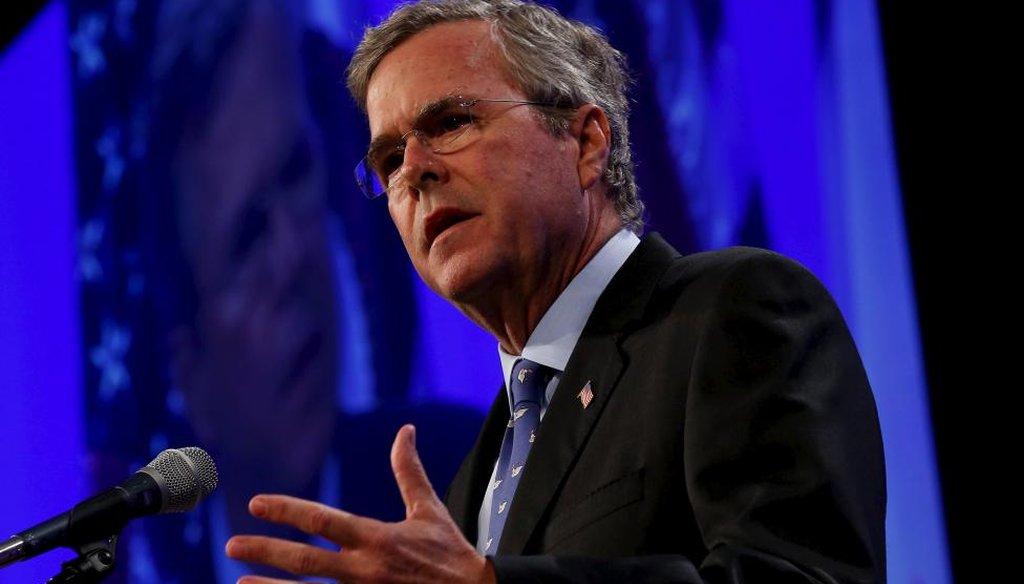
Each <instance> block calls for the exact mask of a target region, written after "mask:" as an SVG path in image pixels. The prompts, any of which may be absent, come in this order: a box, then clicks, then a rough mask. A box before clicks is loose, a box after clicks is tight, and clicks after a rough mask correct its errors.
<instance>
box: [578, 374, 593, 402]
mask: <svg viewBox="0 0 1024 584" xmlns="http://www.w3.org/2000/svg"><path fill="white" fill-rule="evenodd" d="M576 397H578V398H580V403H581V404H583V409H587V406H589V405H590V402H591V401H593V400H594V391H593V390H592V389H590V381H589V380H588V381H587V384H586V385H584V386H583V389H581V390H580V393H579V395H577V396H576Z"/></svg>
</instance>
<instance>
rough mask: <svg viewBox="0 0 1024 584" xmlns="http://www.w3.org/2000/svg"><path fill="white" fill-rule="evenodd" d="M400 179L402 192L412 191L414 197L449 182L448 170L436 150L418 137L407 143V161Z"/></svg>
mask: <svg viewBox="0 0 1024 584" xmlns="http://www.w3.org/2000/svg"><path fill="white" fill-rule="evenodd" d="M400 173H401V174H400V176H399V179H400V180H401V185H400V186H401V188H402V190H405V189H411V190H412V191H414V192H413V195H414V196H418V195H419V193H421V192H423V191H426V190H428V189H430V188H431V187H433V186H435V185H437V184H440V183H443V182H445V181H447V180H448V170H447V168H446V167H445V165H444V164H443V163H442V161H441V159H440V157H439V156H438V154H437V153H435V152H434V149H433V148H432V147H431V146H430V145H429V144H425V143H424V142H423V141H422V140H421V139H420V137H419V136H418V135H414V136H409V139H408V140H407V141H406V143H405V159H404V160H403V162H402V168H401V170H400Z"/></svg>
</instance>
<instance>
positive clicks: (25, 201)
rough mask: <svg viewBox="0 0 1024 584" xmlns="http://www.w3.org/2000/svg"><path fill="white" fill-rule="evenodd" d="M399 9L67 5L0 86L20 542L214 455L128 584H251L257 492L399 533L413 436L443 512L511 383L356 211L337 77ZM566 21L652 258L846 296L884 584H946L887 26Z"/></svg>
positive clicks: (137, 534) (103, 0)
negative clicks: (630, 153) (868, 431)
mask: <svg viewBox="0 0 1024 584" xmlns="http://www.w3.org/2000/svg"><path fill="white" fill-rule="evenodd" d="M392 5H393V2H390V1H387V2H385V1H376V2H367V1H360V2H350V1H348V0H305V1H304V2H292V1H286V0H164V1H152V2H137V1H135V0H69V1H66V2H57V1H55V2H52V3H50V4H49V5H48V6H47V7H46V8H45V9H44V10H43V12H42V13H41V14H40V15H39V17H38V18H37V19H36V20H35V21H34V22H33V23H32V25H31V26H30V27H29V28H28V29H26V30H25V31H24V32H23V33H22V35H21V36H20V37H19V38H18V39H17V40H16V41H15V42H14V43H13V44H12V45H11V46H9V47H8V48H7V49H6V51H5V52H4V53H3V54H2V55H0V388H2V391H3V400H2V405H0V441H3V442H4V443H6V444H8V445H12V446H13V447H12V448H10V450H11V451H12V452H14V455H13V456H9V457H7V459H8V460H7V465H6V468H7V472H6V473H5V474H6V476H7V479H6V480H4V481H2V483H0V532H4V533H14V532H16V531H19V530H21V529H23V528H25V527H27V526H29V525H31V524H33V523H35V522H37V521H39V520H42V519H45V518H46V517H48V516H49V515H52V514H54V513H56V512H59V511H62V510H63V509H65V508H67V507H68V506H70V505H71V504H73V503H74V502H75V501H76V500H78V499H80V498H82V497H84V496H86V495H88V494H89V493H91V492H93V491H96V490H99V489H102V488H106V487H108V486H111V485H112V484H114V483H117V482H119V481H120V480H122V479H123V478H125V477H126V476H128V475H129V474H131V473H132V472H134V471H135V470H136V469H137V468H138V467H140V466H142V465H143V464H145V463H146V462H148V461H149V460H150V459H152V458H153V457H154V456H156V454H158V453H159V452H160V451H162V450H163V449H165V448H168V447H174V446H186V445H198V446H201V447H203V448H205V449H207V450H209V451H210V452H211V454H213V456H214V458H215V459H216V460H217V462H218V466H219V469H220V472H221V487H220V488H219V489H218V491H217V493H215V495H214V496H213V497H211V498H210V499H209V500H208V501H206V502H204V503H203V504H202V505H201V506H200V507H199V508H198V509H197V510H195V511H194V512H192V513H188V514H184V515H177V516H166V517H156V518H150V519H146V520H144V521H138V522H136V523H134V524H133V525H131V526H129V528H128V529H126V530H125V532H124V534H123V537H122V540H121V542H120V544H119V548H118V551H119V562H118V563H119V569H118V573H117V574H116V576H115V578H114V579H113V581H115V582H131V583H133V584H150V583H153V584H156V583H160V584H171V583H182V584H184V583H209V582H217V583H222V584H227V583H230V582H234V581H235V579H236V578H237V577H238V576H239V575H240V574H242V573H244V571H245V570H246V567H244V566H240V565H237V564H235V563H233V562H229V561H227V560H226V559H225V558H224V556H223V553H222V551H221V550H222V549H223V544H224V542H225V540H226V539H227V537H228V536H229V534H231V533H234V532H251V531H254V530H265V529H267V528H266V527H264V526H259V525H255V524H253V523H252V522H251V521H250V520H249V519H248V518H247V517H246V516H245V513H244V508H245V501H246V500H247V499H248V498H249V497H250V496H251V495H252V494H254V493H256V492H266V491H277V492H288V493H293V494H296V495H301V496H306V497H313V498H318V499H320V500H322V501H324V502H327V503H329V504H332V505H339V506H343V507H345V508H347V509H349V510H352V511H355V512H359V513H364V514H371V515H375V516H379V517H382V518H387V519H398V518H399V517H401V515H402V508H401V502H400V499H399V496H398V492H397V489H396V488H395V487H394V485H393V481H392V478H391V476H390V472H389V466H388V454H387V453H388V450H389V448H390V444H391V439H392V437H393V435H394V432H395V431H396V430H397V428H398V427H399V426H400V424H401V423H403V422H414V423H416V424H417V426H418V427H419V429H420V432H419V436H420V439H419V442H420V446H421V449H422V451H423V454H424V457H425V464H426V466H427V469H428V472H429V473H430V474H431V476H432V478H433V480H434V485H435V487H437V488H438V489H439V490H443V489H444V487H445V486H446V484H447V482H448V481H449V480H450V478H451V476H452V475H453V474H454V472H455V469H456V466H457V464H458V463H459V461H460V459H461V456H462V454H463V453H464V452H465V451H466V450H467V449H468V448H469V446H470V444H471V442H472V440H473V439H474V438H475V432H476V429H477V428H478V425H479V423H480V420H481V419H482V413H483V411H484V409H485V408H486V407H487V406H488V405H489V404H490V403H491V401H492V399H493V397H494V395H495V392H496V391H497V390H498V389H499V386H500V373H499V371H500V365H499V361H498V358H497V351H496V342H495V341H494V340H493V339H492V338H489V337H488V336H487V335H486V334H484V333H483V332H482V331H480V330H478V329H476V328H475V327H474V326H473V325H470V324H469V323H468V321H466V320H465V319H464V318H463V317H462V316H461V315H459V314H458V313H457V312H456V311H455V310H454V309H453V308H451V307H450V306H448V305H447V304H446V303H444V302H443V301H441V300H439V299H438V298H436V297H435V296H434V295H433V294H432V293H431V292H429V291H428V290H426V289H425V287H424V286H423V285H422V284H421V283H420V282H419V280H418V278H417V277H416V276H415V274H414V273H413V271H412V269H411V267H410V265H409V263H408V260H407V259H406V257H405V253H404V250H403V248H402V245H401V242H400V241H399V239H398V237H397V234H396V233H395V230H394V228H393V227H392V226H391V224H390V220H389V218H388V216H387V210H386V208H385V204H384V202H383V201H367V200H365V199H363V198H361V196H360V195H359V193H358V191H357V189H356V187H355V185H354V183H353V181H352V168H353V166H354V165H355V163H356V162H357V161H358V159H359V158H360V157H361V156H362V154H363V152H364V150H365V147H366V143H367V131H366V126H365V121H364V119H363V118H362V116H361V114H360V113H359V112H358V111H357V109H356V108H355V106H354V104H353V103H352V101H351V99H350V98H349V96H348V95H347V93H346V91H345V87H344V69H345V66H346V64H347V62H348V59H349V56H350V55H351V53H352V51H353V49H354V47H355V44H356V43H357V42H358V39H359V37H360V35H361V32H362V28H363V27H364V26H365V25H366V24H368V23H375V22H377V21H379V19H380V18H381V17H382V16H383V15H384V14H386V13H387V12H388V11H389V10H390V8H391V7H392ZM552 5H554V6H556V7H557V8H558V9H559V10H561V11H562V12H563V13H566V14H569V15H571V16H573V17H575V18H578V19H581V20H584V21H587V22H590V23H593V24H596V25H598V26H599V27H601V28H602V29H603V30H605V31H606V32H607V34H608V36H609V38H610V39H611V41H612V43H613V44H614V45H616V46H617V47H619V48H621V49H622V50H623V51H624V52H625V53H626V54H627V56H628V59H629V62H630V65H631V68H632V70H633V72H634V75H635V78H636V86H635V90H634V92H633V97H634V100H635V103H634V108H633V113H632V120H631V121H632V130H633V134H632V141H633V145H634V148H635V153H636V160H637V174H638V180H639V184H640V188H641V194H642V196H643V198H644V200H645V202H646V204H647V207H648V210H649V216H648V223H649V227H648V229H649V230H650V231H658V232H660V233H662V234H663V235H664V236H665V237H666V238H667V239H668V240H669V241H670V242H672V243H673V244H675V246H676V247H677V248H679V249H680V250H682V251H696V250H702V249H712V248H720V247H724V246H728V245H735V244H745V245H756V246H762V247H767V248H771V249H775V250H778V251H780V252H782V253H784V254H787V255H790V256H792V257H795V258H796V259H798V260H800V261H802V262H803V263H804V264H806V265H807V266H808V267H809V268H810V269H811V270H812V271H814V272H815V273H816V274H818V276H819V277H821V279H822V280H823V281H824V282H825V283H826V285H827V286H828V287H829V289H830V290H831V291H832V293H833V294H834V295H835V297H836V298H837V300H838V302H839V304H840V306H841V308H842V309H843V311H844V313H845V315H846V317H847V319H848V321H849V323H850V326H851V328H852V330H853V333H854V336H855V338H856V340H857V343H858V345H859V347H860V349H861V352H862V355H863V357H864V360H865V364H866V367H867V370H868V374H869V376H870V378H871V381H872V385H873V387H874V390H875V394H876V397H877V400H878V405H879V411H880V414H881V418H882V426H883V434H884V440H885V446H886V463H887V467H888V473H889V493H890V494H889V520H888V536H889V575H890V582H893V583H896V584H921V583H927V584H945V583H947V582H949V581H950V576H949V567H948V561H947V554H946V550H945V535H944V532H943V523H942V517H941V504H940V496H939V489H938V485H937V475H936V470H935V461H934V458H935V456H934V452H933V447H932V441H931V429H930V427H929V424H928V416H927V404H926V400H925V396H926V392H925V386H924V380H923V373H922V364H921V355H920V350H919V342H918V338H917V325H916V322H915V309H914V292H913V290H912V287H911V278H910V271H909V261H908V256H907V248H906V244H905V241H904V228H903V219H902V215H901V208H900V196H899V192H898V181H897V175H896V167H895V158H894V154H893V145H892V136H891V131H890V127H889V113H888V106H887V97H886V87H885V84H884V78H885V77H884V72H883V68H882V54H881V47H880V38H879V30H878V28H879V27H878V23H877V20H876V13H875V7H874V5H873V3H870V2H848V1H842V0H824V1H822V0H817V1H812V0H803V1H800V0H794V1H792V2H786V3H782V4H780V3H777V2H768V1H767V0H754V1H749V0H743V1H741V0H714V1H700V0H682V1H673V0H646V1H641V0H631V1H627V0H577V1H571V0H566V1H563V2H553V3H552ZM440 352H444V353H446V354H457V355H459V357H460V360H461V361H462V364H461V365H462V366H461V367H460V368H458V372H457V373H455V374H454V375H452V374H450V373H449V374H446V375H441V372H440V371H435V370H432V369H431V368H430V365H429V364H430V363H433V362H435V361H436V359H435V358H434V356H435V355H437V354H439V353H440ZM275 533H277V532H275ZM68 557H69V554H68V553H66V552H55V553H53V554H50V555H48V556H46V557H43V558H39V559H36V560H34V561H32V562H30V563H25V564H19V565H16V566H12V567H10V568H8V569H5V570H3V571H0V584H7V583H19V584H20V583H23V582H39V581H45V579H46V578H47V577H49V576H51V575H53V574H54V573H56V571H57V570H58V569H59V563H60V561H61V560H65V559H67V558H68Z"/></svg>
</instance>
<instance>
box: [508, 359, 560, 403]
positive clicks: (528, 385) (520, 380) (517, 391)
mask: <svg viewBox="0 0 1024 584" xmlns="http://www.w3.org/2000/svg"><path fill="white" fill-rule="evenodd" d="M550 380H551V375H550V369H549V368H547V367H545V366H543V365H541V364H539V363H535V362H533V361H530V360H529V359H520V360H519V361H517V362H516V364H515V366H514V367H512V387H511V390H512V404H513V406H519V405H520V404H523V403H526V402H532V403H535V404H537V405H538V406H540V404H541V400H542V399H543V397H544V390H545V389H546V388H547V385H548V381H550Z"/></svg>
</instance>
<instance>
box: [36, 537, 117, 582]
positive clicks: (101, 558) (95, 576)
mask: <svg viewBox="0 0 1024 584" xmlns="http://www.w3.org/2000/svg"><path fill="white" fill-rule="evenodd" d="M117 535H118V534H116V533H115V534H114V535H111V536H110V537H107V538H104V539H100V540H97V541H94V542H89V543H86V544H83V545H81V546H78V547H77V549H76V551H77V552H78V557H77V558H74V559H71V560H68V561H66V562H64V563H63V564H61V571H60V573H59V574H57V575H56V576H54V577H53V578H50V579H49V580H47V581H46V583H47V584H97V583H99V582H102V581H103V580H105V579H106V578H107V577H108V576H110V574H111V573H113V571H114V559H115V557H114V548H116V547H117Z"/></svg>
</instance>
